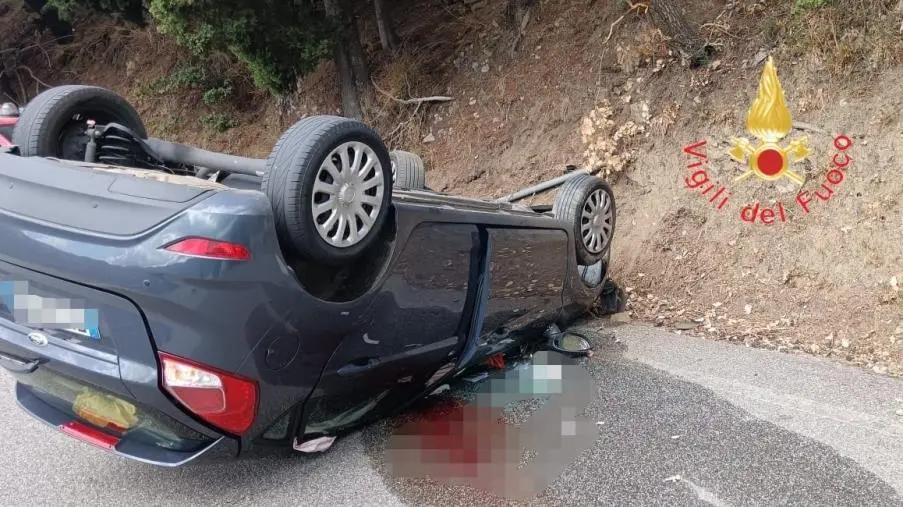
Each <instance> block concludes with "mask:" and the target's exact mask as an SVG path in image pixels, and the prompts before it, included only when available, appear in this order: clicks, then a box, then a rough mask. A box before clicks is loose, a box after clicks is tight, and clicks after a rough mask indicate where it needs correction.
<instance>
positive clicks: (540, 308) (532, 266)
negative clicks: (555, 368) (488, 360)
mask: <svg viewBox="0 0 903 507" xmlns="http://www.w3.org/2000/svg"><path fill="white" fill-rule="evenodd" d="M568 241H569V240H568V236H567V233H566V232H565V231H564V230H560V229H528V228H493V227H488V228H487V242H488V245H487V258H488V262H487V266H486V273H485V287H484V288H483V294H482V295H481V299H482V301H481V302H482V305H481V311H480V314H479V315H478V316H477V318H478V319H479V321H480V323H479V326H480V329H479V331H478V332H477V336H478V338H477V341H476V344H475V351H474V354H473V356H472V358H471V359H472V360H475V361H478V360H480V359H481V358H484V357H486V356H489V355H492V354H495V353H496V352H499V351H502V350H504V349H506V348H508V347H510V346H512V345H516V344H517V343H518V342H519V341H520V340H522V339H523V338H525V337H529V336H535V335H536V334H538V333H541V332H542V331H543V330H545V328H546V327H547V326H548V325H549V324H551V323H552V322H554V320H555V319H556V318H557V317H558V315H559V312H560V310H561V306H562V295H563V290H564V281H565V277H566V273H567V268H568V262H567V260H568V255H569V253H568Z"/></svg>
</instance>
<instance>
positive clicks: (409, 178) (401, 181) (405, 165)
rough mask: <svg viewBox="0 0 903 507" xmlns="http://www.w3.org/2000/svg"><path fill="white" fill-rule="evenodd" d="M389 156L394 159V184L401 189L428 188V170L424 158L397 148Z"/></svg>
mask: <svg viewBox="0 0 903 507" xmlns="http://www.w3.org/2000/svg"><path fill="white" fill-rule="evenodd" d="M389 156H390V158H391V159H392V181H393V182H392V186H394V187H395V188H398V189H401V190H423V189H425V188H426V170H425V169H424V165H423V159H422V158H420V157H419V156H417V155H416V154H414V153H410V152H407V151H401V150H395V151H393V152H392V153H390V154H389Z"/></svg>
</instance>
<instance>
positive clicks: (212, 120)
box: [200, 112, 238, 133]
mask: <svg viewBox="0 0 903 507" xmlns="http://www.w3.org/2000/svg"><path fill="white" fill-rule="evenodd" d="M200 122H201V125H203V126H204V127H206V128H209V129H213V130H215V131H217V132H219V133H223V132H226V131H227V130H229V129H231V128H233V127H236V126H238V121H237V120H236V119H235V118H234V117H233V116H232V115H230V114H226V113H220V112H216V113H210V114H205V115H204V116H201V119H200Z"/></svg>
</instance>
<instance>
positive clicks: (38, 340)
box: [28, 331, 49, 347]
mask: <svg viewBox="0 0 903 507" xmlns="http://www.w3.org/2000/svg"><path fill="white" fill-rule="evenodd" d="M28 340H29V341H30V342H31V343H34V344H35V345H37V346H38V347H43V346H45V345H47V343H48V341H49V340H48V339H47V335H46V334H44V333H39V332H37V331H35V332H33V333H28Z"/></svg>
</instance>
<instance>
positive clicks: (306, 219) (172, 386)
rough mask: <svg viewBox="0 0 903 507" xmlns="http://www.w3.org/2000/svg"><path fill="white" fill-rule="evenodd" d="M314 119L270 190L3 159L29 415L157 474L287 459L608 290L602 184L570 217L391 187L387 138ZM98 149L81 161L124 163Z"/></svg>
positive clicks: (267, 185)
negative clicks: (155, 468)
mask: <svg viewBox="0 0 903 507" xmlns="http://www.w3.org/2000/svg"><path fill="white" fill-rule="evenodd" d="M39 98H40V96H39ZM39 98H36V99H35V100H34V101H33V103H32V104H31V105H30V106H29V108H27V109H26V115H25V116H23V118H22V122H31V123H26V127H28V128H34V129H37V130H27V128H26V127H22V123H21V122H20V125H19V126H17V132H16V134H15V135H14V137H16V136H18V137H20V138H23V136H24V137H25V138H26V140H25V141H24V142H19V143H18V144H19V145H20V146H23V147H24V150H23V151H27V150H28V149H29V148H28V146H27V144H28V139H27V138H28V136H29V135H36V134H34V132H37V131H39V130H40V128H39V127H40V126H38V127H34V120H30V119H29V118H28V112H30V111H35V110H39V109H41V107H42V106H44V105H46V103H48V102H49V101H45V102H44V103H42V102H40V101H39ZM35 114H37V113H35ZM69 116H72V115H71V114H69ZM115 119H116V118H115V117H114V118H112V119H110V118H106V119H105V121H106V122H107V123H112V122H113V121H112V120H115ZM313 120H316V121H313ZM313 120H312V119H307V120H302V121H301V122H299V125H301V127H298V126H297V125H296V127H293V128H292V129H290V130H289V131H288V132H286V134H285V135H284V136H283V139H282V140H280V143H279V144H277V146H276V148H275V149H274V154H273V155H272V156H271V157H270V159H269V160H268V162H267V165H266V167H265V169H264V171H263V172H264V174H263V175H262V178H261V177H260V176H258V175H255V174H254V173H255V172H257V171H252V172H248V171H246V172H247V173H248V174H245V175H244V176H242V175H241V174H239V173H238V170H237V169H236V172H235V173H233V174H229V175H227V176H226V177H225V178H221V177H214V178H213V179H214V180H219V181H211V180H208V179H201V178H198V177H196V176H197V175H194V176H192V175H179V174H172V173H173V172H174V171H165V170H158V169H155V168H147V167H146V166H139V165H135V164H132V165H131V166H124V165H121V164H120V165H109V164H104V163H95V162H81V161H72V160H60V159H58V158H55V157H59V158H66V157H62V156H61V154H60V153H48V152H43V153H23V154H22V155H23V156H17V155H13V154H0V365H2V366H3V367H5V368H6V369H7V370H9V371H10V372H12V373H13V374H14V375H15V377H16V379H17V381H18V383H17V386H16V393H15V395H16V397H17V399H18V401H19V403H20V405H21V406H22V407H23V408H24V409H25V410H26V411H28V412H29V413H31V414H32V415H34V416H35V417H37V418H38V419H40V420H42V421H45V422H46V423H48V424H50V425H51V426H53V427H56V428H58V429H60V430H62V431H64V432H66V433H68V434H70V435H72V436H74V437H77V438H79V439H81V440H83V441H87V442H89V443H92V444H94V445H97V446H99V447H102V448H105V449H107V450H110V451H112V452H115V453H117V454H120V455H124V456H128V457H131V458H135V459H139V460H142V461H146V462H151V463H155V464H160V465H167V466H176V465H180V464H183V463H186V462H188V461H190V460H192V459H193V458H195V457H197V456H199V455H201V454H203V453H206V452H208V451H210V450H211V449H215V448H219V449H221V450H224V451H229V452H233V453H238V452H245V451H247V450H249V449H251V448H252V447H258V446H261V447H262V446H281V447H290V446H291V445H292V444H293V443H294V444H299V443H303V442H306V441H311V440H312V439H316V438H318V437H322V436H330V437H331V436H336V435H340V434H342V433H343V432H346V431H348V430H350V429H352V428H354V427H356V426H358V425H360V424H364V423H366V422H368V421H372V420H374V419H376V418H380V417H384V416H385V415H387V414H389V413H390V412H392V411H396V410H399V409H400V408H403V407H404V406H406V405H407V404H408V403H410V402H411V401H413V400H416V399H417V398H418V397H421V396H423V395H425V394H427V393H429V392H430V391H432V390H433V389H435V388H436V387H437V386H438V385H440V384H441V383H443V382H445V381H447V380H448V379H449V378H451V377H452V376H454V375H458V374H460V373H461V372H462V371H464V370H465V369H466V368H468V367H470V366H473V365H475V364H479V363H482V362H484V361H485V360H486V359H487V358H489V357H491V356H493V355H495V354H499V353H506V352H510V351H516V350H518V348H519V347H521V346H523V345H525V344H526V343H528V341H529V340H533V339H535V338H537V337H539V336H541V335H542V332H543V330H545V329H546V328H547V327H548V326H549V325H550V324H553V323H557V324H564V323H566V322H568V321H569V320H571V319H573V318H574V317H576V316H578V315H581V314H582V313H584V312H585V311H586V309H587V308H588V307H589V306H590V305H591V304H592V302H593V301H594V300H595V299H596V298H597V297H598V295H599V293H600V291H601V287H602V285H603V283H604V281H605V280H606V278H607V271H608V259H609V247H610V239H611V234H612V233H613V227H614V203H613V198H612V195H611V190H610V188H609V187H608V186H607V185H606V184H605V183H603V182H602V181H601V180H599V179H598V178H594V177H590V176H576V177H574V178H572V179H571V180H569V181H568V182H567V183H566V184H565V185H564V187H563V188H562V189H561V190H559V195H558V198H557V199H556V203H555V207H554V208H555V209H548V208H541V207H539V208H535V209H534V208H530V207H527V206H522V205H518V204H511V203H501V202H492V201H486V200H479V199H469V198H461V197H454V196H448V195H443V194H439V193H435V192H430V191H427V190H424V189H420V190H399V189H397V188H396V189H395V190H394V192H393V189H392V185H391V179H390V178H391V175H390V174H389V168H390V162H388V159H389V157H388V152H387V151H385V148H384V147H383V146H382V144H381V141H379V140H378V138H375V139H376V140H374V138H373V137H372V133H371V131H369V130H368V129H366V128H365V127H363V126H361V125H360V124H359V123H357V122H351V121H350V120H346V119H336V118H332V117H326V119H322V118H320V119H316V118H315V119H313ZM79 121H83V122H84V120H83V119H82V120H79ZM305 122H306V123H305ZM94 124H95V122H93V121H91V122H89V123H88V124H87V127H84V128H87V129H89V130H87V132H88V138H89V139H94V138H93V137H92V136H94V133H93V132H92V131H91V130H90V129H93V128H94ZM304 125H307V127H305V126H304ZM29 126H30V127H29ZM20 127H21V128H22V129H23V130H22V131H21V132H20V131H19V129H20ZM84 128H83V130H82V133H84V132H86V131H85V130H84ZM142 128H143V127H142ZM54 132H59V129H57V130H54ZM117 135H118V136H119V137H120V138H121V137H122V135H120V134H117ZM110 137H113V136H110ZM35 139H37V138H35ZM57 139H61V137H59V136H58V137H57ZM120 140H121V139H120ZM20 141H21V139H20ZM108 141H109V140H108ZM139 141H140V139H139ZM145 141H146V142H147V143H148V144H149V145H151V146H153V142H154V141H153V140H147V139H145ZM42 142H43V141H41V140H35V142H34V146H33V147H32V148H34V147H36V146H39V145H41V143H42ZM85 142H93V141H85ZM97 142H98V147H96V148H94V147H88V148H85V147H84V146H83V147H82V153H84V152H85V150H86V149H87V151H88V153H90V152H91V150H94V149H96V150H97V152H98V153H104V150H105V149H106V150H107V151H106V152H105V153H113V151H112V150H110V149H109V148H108V147H106V148H105V147H104V146H102V145H103V144H104V143H105V142H107V141H104V139H102V138H101V137H98V141H97ZM109 142H110V143H112V141H109ZM142 142H143V141H142ZM64 144H65V143H64V142H62V141H60V142H58V144H57V145H56V146H57V148H58V149H60V150H62V149H63V148H59V147H60V146H62V145H64ZM139 144H140V143H139ZM57 148H53V149H57ZM145 149H146V150H150V151H148V153H152V152H153V150H152V148H145ZM34 155H37V156H34ZM69 158H76V157H69ZM163 158H165V157H163ZM95 160H97V161H98V162H108V161H104V160H102V159H100V160H98V159H95ZM239 162H240V159H239ZM368 164H369V167H368ZM138 167H142V168H138ZM374 171H375V172H374ZM329 174H337V175H338V176H335V177H333V176H329ZM374 174H375V175H376V176H373V175H374ZM305 178H307V179H305ZM355 178H356V179H355ZM374 178H376V179H374ZM386 182H389V184H388V185H386V184H385V183H386ZM368 185H371V186H369V187H368ZM249 188H250V189H249ZM372 189H379V192H376V191H373V190H372ZM318 192H319V194H320V195H318ZM383 199H384V200H383ZM362 203H364V204H363V205H362ZM367 203H370V205H369V206H368V205H367ZM321 209H322V210H325V211H324V213H323V214H322V215H318V210H321ZM374 210H376V211H374ZM364 215H366V216H364ZM342 217H346V218H347V220H348V221H347V223H346V225H345V226H344V227H345V229H341V227H339V226H338V225H336V224H337V223H339V222H340V220H342ZM329 220H333V221H334V222H335V223H333V224H330V223H329ZM368 221H369V223H368ZM340 231H345V232H340ZM355 238H357V242H355ZM362 238H367V241H366V243H365V244H364V243H363V239H362ZM361 244H364V246H359V245H361ZM358 247H359V248H358ZM352 250H355V251H354V252H352V253H351V254H348V252H349V251H352ZM346 254H347V255H346Z"/></svg>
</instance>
